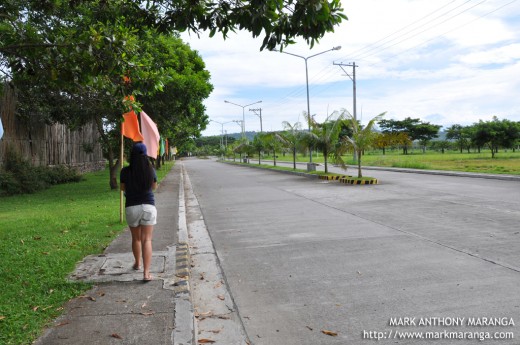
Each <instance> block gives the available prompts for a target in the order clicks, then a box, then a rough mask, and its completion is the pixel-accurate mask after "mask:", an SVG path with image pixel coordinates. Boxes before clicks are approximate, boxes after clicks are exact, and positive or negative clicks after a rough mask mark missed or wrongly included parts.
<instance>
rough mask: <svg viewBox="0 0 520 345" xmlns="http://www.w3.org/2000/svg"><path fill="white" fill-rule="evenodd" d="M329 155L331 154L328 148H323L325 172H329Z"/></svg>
mask: <svg viewBox="0 0 520 345" xmlns="http://www.w3.org/2000/svg"><path fill="white" fill-rule="evenodd" d="M328 156H329V153H328V152H327V150H323V161H324V162H325V174H327V173H328V172H329V167H328Z"/></svg>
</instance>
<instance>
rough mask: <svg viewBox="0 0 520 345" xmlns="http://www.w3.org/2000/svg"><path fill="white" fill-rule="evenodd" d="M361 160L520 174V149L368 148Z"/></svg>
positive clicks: (287, 158)
mask: <svg viewBox="0 0 520 345" xmlns="http://www.w3.org/2000/svg"><path fill="white" fill-rule="evenodd" d="M265 159H271V157H265ZM278 159H279V160H283V161H291V162H292V157H291V156H290V155H286V156H285V157H282V156H280V157H279V158H278ZM312 160H313V161H314V162H317V163H323V156H322V155H321V154H320V155H315V154H314V155H313V157H312ZM345 160H346V162H347V163H348V164H350V165H354V164H355V163H354V161H353V160H352V158H351V157H350V156H349V157H345ZM297 161H298V162H307V161H309V157H308V156H307V157H305V156H302V155H299V156H298V157H297ZM251 162H253V160H251ZM329 162H330V160H329ZM361 162H362V165H363V166H381V167H395V168H411V169H428V170H430V169H431V170H448V171H466V172H478V173H487V174H510V175H520V152H512V151H508V152H505V151H500V152H498V154H497V155H496V158H491V153H490V152H489V151H482V153H473V152H472V153H466V152H464V153H460V152H458V151H457V152H455V151H450V152H446V153H444V154H443V153H440V152H434V151H427V152H426V153H422V151H418V150H415V151H414V152H413V153H410V154H408V155H403V154H402V153H401V151H391V152H387V153H386V154H385V155H383V154H382V152H381V151H373V152H367V154H365V155H364V156H363V158H362V160H361Z"/></svg>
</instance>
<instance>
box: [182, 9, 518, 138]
mask: <svg viewBox="0 0 520 345" xmlns="http://www.w3.org/2000/svg"><path fill="white" fill-rule="evenodd" d="M343 6H344V8H345V13H346V14H347V16H348V17H349V20H348V21H346V22H344V23H343V24H342V25H341V26H340V27H338V28H337V29H336V30H335V32H334V33H331V34H327V35H326V36H325V37H324V38H323V39H322V40H321V41H320V44H319V45H317V46H315V48H314V49H312V50H310V49H309V48H308V46H307V45H306V44H305V43H303V42H299V43H298V44H296V45H292V46H290V47H287V48H286V49H285V50H286V51H287V52H291V53H294V54H298V55H302V56H310V55H313V54H317V53H319V52H322V51H325V50H328V49H330V48H332V47H334V46H337V45H341V46H342V49H341V50H340V51H332V52H327V53H325V54H322V55H319V56H315V57H313V58H311V59H309V60H308V67H309V85H310V108H311V113H313V114H317V119H320V118H322V119H323V118H325V115H326V113H327V112H329V113H330V112H332V111H333V110H339V109H341V108H347V109H348V110H349V111H352V81H351V80H350V79H349V78H348V77H346V76H343V74H344V73H343V71H342V70H341V69H340V68H339V67H338V66H334V65H333V62H336V63H338V62H344V63H349V62H352V61H356V64H357V65H358V66H359V67H358V68H357V69H356V74H357V75H356V77H357V81H358V90H357V101H358V117H361V114H362V113H363V117H364V118H366V119H368V118H371V117H373V116H375V115H377V114H379V113H381V112H383V111H388V115H387V118H392V117H394V118H404V117H406V116H413V117H420V118H423V119H425V120H426V121H432V122H434V121H433V119H435V122H436V121H439V122H437V123H436V124H441V125H449V124H453V123H456V122H460V123H472V122H475V121H478V120H479V119H480V118H482V119H488V118H491V116H492V115H498V116H499V117H500V116H504V117H505V116H507V117H508V118H510V119H512V120H516V121H518V120H520V108H519V105H518V102H517V101H516V99H517V95H518V94H519V93H520V82H519V81H517V76H519V75H520V43H518V42H520V22H519V21H518V20H517V18H518V17H519V16H520V2H511V1H510V0H496V1H483V2H482V1H479V2H468V1H465V0H455V1H447V0H446V1H443V2H441V3H439V2H437V1H427V0H413V1H412V0H391V1H376V0H351V1H348V2H347V1H346V0H344V1H343ZM183 38H184V39H185V40H186V41H187V42H188V43H189V44H190V45H191V46H192V48H194V49H196V50H199V52H200V54H201V55H202V57H203V59H204V61H205V62H206V67H207V69H208V70H209V71H210V72H211V75H212V80H211V81H212V83H213V84H214V87H215V89H214V92H213V94H212V95H211V96H210V98H209V99H208V100H207V101H206V102H205V104H206V106H207V113H208V115H209V116H210V118H212V119H214V120H216V121H220V122H226V121H231V120H237V119H241V118H242V109H240V107H236V106H232V105H229V104H226V103H224V100H225V99H227V100H229V101H232V102H234V103H237V104H249V103H252V102H255V101H257V100H262V101H263V102H262V103H261V104H260V106H261V107H262V109H263V119H264V130H271V129H272V130H278V129H280V128H281V123H282V121H285V120H286V121H289V122H291V123H294V122H296V121H298V119H300V120H302V118H301V113H302V111H304V110H306V108H307V105H306V91H305V64H304V60H303V59H301V58H298V57H294V56H289V55H287V54H281V53H277V52H268V51H263V52H260V51H259V48H260V45H261V39H260V38H258V39H253V38H252V36H251V34H250V33H248V32H239V33H238V34H231V36H230V37H229V39H228V40H226V41H223V40H222V39H221V38H220V37H218V34H217V35H215V37H213V38H211V39H210V38H208V37H207V35H206V34H203V35H202V36H201V39H197V38H196V36H194V35H193V34H192V36H191V37H190V38H189V39H186V38H188V36H187V35H185V34H184V35H183ZM345 69H346V70H347V71H348V72H351V71H352V69H351V67H348V68H347V67H346V68H345ZM245 119H246V130H259V129H260V125H259V119H258V117H256V116H255V115H253V114H252V113H251V112H249V111H248V109H245ZM429 119H430V120H429ZM225 130H227V131H228V132H239V131H240V127H239V126H238V125H237V124H235V123H230V124H226V126H225ZM220 131H221V125H219V124H216V123H211V124H210V125H209V127H208V130H206V131H205V134H207V135H212V134H220Z"/></svg>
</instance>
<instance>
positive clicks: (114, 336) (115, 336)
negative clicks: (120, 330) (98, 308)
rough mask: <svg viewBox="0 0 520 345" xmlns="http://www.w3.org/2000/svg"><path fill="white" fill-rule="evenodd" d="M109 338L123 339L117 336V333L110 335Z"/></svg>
mask: <svg viewBox="0 0 520 345" xmlns="http://www.w3.org/2000/svg"><path fill="white" fill-rule="evenodd" d="M110 336H111V337H112V338H117V339H123V337H122V336H120V335H119V334H117V333H112V334H111V335H110Z"/></svg>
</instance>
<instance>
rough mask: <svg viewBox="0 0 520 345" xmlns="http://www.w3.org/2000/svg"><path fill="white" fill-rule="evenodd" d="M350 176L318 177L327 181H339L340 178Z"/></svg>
mask: <svg viewBox="0 0 520 345" xmlns="http://www.w3.org/2000/svg"><path fill="white" fill-rule="evenodd" d="M349 177H352V176H350V175H320V179H322V180H327V181H339V180H341V179H345V178H349Z"/></svg>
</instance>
